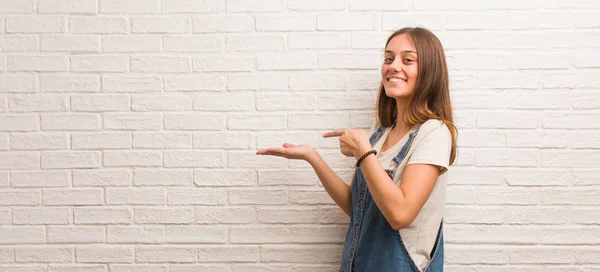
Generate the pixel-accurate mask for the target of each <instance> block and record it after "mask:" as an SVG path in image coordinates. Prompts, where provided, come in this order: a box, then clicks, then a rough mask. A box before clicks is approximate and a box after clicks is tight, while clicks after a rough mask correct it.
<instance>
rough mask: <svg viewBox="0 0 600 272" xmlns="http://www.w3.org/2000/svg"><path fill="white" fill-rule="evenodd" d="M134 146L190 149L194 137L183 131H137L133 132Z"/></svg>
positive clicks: (141, 147)
mask: <svg viewBox="0 0 600 272" xmlns="http://www.w3.org/2000/svg"><path fill="white" fill-rule="evenodd" d="M133 147H134V148H140V149H146V148H150V149H166V148H170V149H180V148H184V149H188V148H191V147H192V137H191V135H190V134H188V133H181V132H149V133H147V132H139V133H138V132H136V133H134V134H133Z"/></svg>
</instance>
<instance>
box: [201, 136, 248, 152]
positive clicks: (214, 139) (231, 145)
mask: <svg viewBox="0 0 600 272" xmlns="http://www.w3.org/2000/svg"><path fill="white" fill-rule="evenodd" d="M252 139H253V137H252V134H251V133H246V132H198V133H194V136H193V142H194V148H196V149H215V148H222V149H250V148H251V147H252V142H253V141H252Z"/></svg>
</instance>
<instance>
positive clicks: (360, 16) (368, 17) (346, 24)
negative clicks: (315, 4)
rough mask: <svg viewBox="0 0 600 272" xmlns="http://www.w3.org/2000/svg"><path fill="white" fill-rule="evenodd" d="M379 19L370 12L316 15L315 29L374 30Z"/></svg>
mask: <svg viewBox="0 0 600 272" xmlns="http://www.w3.org/2000/svg"><path fill="white" fill-rule="evenodd" d="M379 24H380V23H379V19H378V17H377V16H375V14H370V13H348V14H330V15H318V16H317V30H335V31H340V30H352V31H359V30H375V29H376V28H377V27H378V25H379Z"/></svg>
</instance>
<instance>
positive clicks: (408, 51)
mask: <svg viewBox="0 0 600 272" xmlns="http://www.w3.org/2000/svg"><path fill="white" fill-rule="evenodd" d="M400 52H402V53H415V54H417V51H413V50H404V51H400ZM385 53H392V54H393V53H394V51H392V50H385Z"/></svg>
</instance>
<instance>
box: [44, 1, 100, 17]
mask: <svg viewBox="0 0 600 272" xmlns="http://www.w3.org/2000/svg"><path fill="white" fill-rule="evenodd" d="M38 12H39V13H70V14H73V13H88V14H95V13H97V8H96V1H94V0H83V1H78V0H77V1H75V0H40V1H38Z"/></svg>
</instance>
